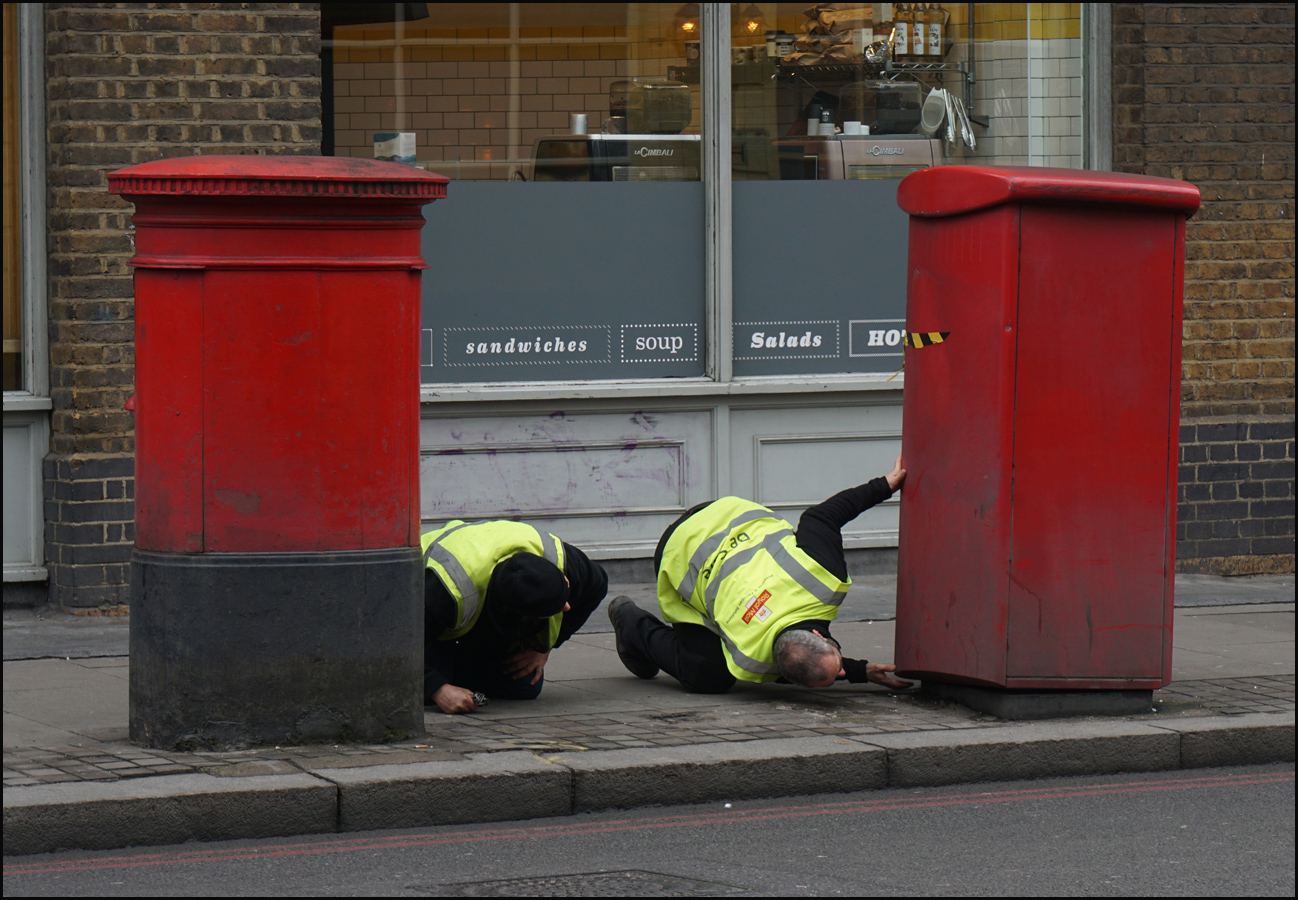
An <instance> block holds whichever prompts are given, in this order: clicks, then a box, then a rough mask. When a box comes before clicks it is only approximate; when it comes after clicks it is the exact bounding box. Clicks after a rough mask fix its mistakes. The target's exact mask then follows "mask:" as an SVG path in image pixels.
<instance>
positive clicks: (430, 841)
mask: <svg viewBox="0 0 1298 900" xmlns="http://www.w3.org/2000/svg"><path fill="white" fill-rule="evenodd" d="M1293 780H1294V773H1292V772H1276V773H1268V774H1259V775H1221V776H1204V777H1197V778H1183V779H1166V780H1163V781H1153V782H1150V781H1130V782H1114V783H1110V784H1097V785H1077V786H1072V787H1053V788H1020V789H1013V790H1001V791H980V792H969V793H962V794H945V795H939V796H936V797H896V798H892V799H888V800H840V801H832V802H827V803H815V804H804V805H801V806H783V807H773V808H767V809H755V810H746V811H736V812H733V813H722V812H715V813H688V814H683V815H673V816H659V817H656V818H653V819H647V820H646V819H614V820H608V821H604V822H600V823H597V824H589V825H585V824H579V823H571V824H569V823H564V824H560V825H533V826H521V827H517V828H505V829H495V830H486V831H484V830H482V829H475V830H473V831H463V832H455V833H452V834H444V835H438V836H436V837H418V836H411V835H403V836H393V837H378V838H358V839H355V840H337V841H327V842H315V843H313V844H311V845H310V846H302V845H279V846H275V847H268V848H266V849H264V850H249V849H246V848H242V847H241V848H230V849H227V850H221V849H213V850H193V851H185V852H180V853H154V854H143V855H134V856H114V857H103V858H99V859H78V860H68V861H67V862H39V863H14V864H11V865H5V866H4V874H5V875H6V876H8V875H38V874H46V873H52V872H78V871H89V870H96V869H118V868H137V867H140V866H160V865H168V864H171V863H187V862H223V861H225V860H240V859H271V858H276V857H283V856H306V855H317V854H322V853H346V852H351V851H357V850H385V849H400V848H405V847H427V846H436V845H439V844H457V843H482V842H487V841H500V840H510V839H518V838H537V837H569V836H577V835H587V834H605V833H612V832H619V831H644V830H652V829H659V828H679V827H690V826H698V825H717V824H733V823H746V822H759V821H766V820H771V819H788V818H803V817H808V816H824V815H841V814H845V813H846V814H850V813H866V812H889V811H893V810H897V811H902V810H908V809H925V808H930V807H937V806H967V805H971V804H979V803H1011V802H1016V801H1022V800H1058V799H1067V798H1071V797H1096V796H1102V795H1108V794H1136V793H1145V792H1149V791H1166V790H1186V789H1190V788H1212V787H1235V786H1240V785H1259V784H1279V783H1284V782H1291V781H1293Z"/></svg>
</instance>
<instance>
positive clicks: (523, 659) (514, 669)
mask: <svg viewBox="0 0 1298 900" xmlns="http://www.w3.org/2000/svg"><path fill="white" fill-rule="evenodd" d="M549 658H550V653H549V651H546V652H545V653H538V652H537V651H536V650H529V649H527V648H526V647H524V648H522V649H521V650H519V651H518V652H517V653H515V654H514V655H513V656H511V657H509V658H508V659H506V660H505V674H506V675H508V676H509V677H510V678H526V677H527V676H528V675H531V676H532V680H531V681H529V682H528V684H536V683H537V682H538V681H540V680H541V674H542V672H543V671H544V670H545V661H546V660H547V659H549Z"/></svg>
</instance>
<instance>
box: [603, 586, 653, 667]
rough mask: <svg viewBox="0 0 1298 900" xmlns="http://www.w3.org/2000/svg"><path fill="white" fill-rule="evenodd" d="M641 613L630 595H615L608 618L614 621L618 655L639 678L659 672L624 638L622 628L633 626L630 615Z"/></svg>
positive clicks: (609, 605)
mask: <svg viewBox="0 0 1298 900" xmlns="http://www.w3.org/2000/svg"><path fill="white" fill-rule="evenodd" d="M638 613H640V607H638V606H636V605H635V601H633V600H632V599H631V598H630V597H614V598H613V599H612V600H611V601H610V602H609V604H608V620H609V621H610V622H612V623H613V639H614V640H615V641H616V643H617V657H618V659H620V660H622V665H624V666H626V668H627V671H628V672H630V673H631V674H632V675H634V676H636V677H637V678H653V677H654V676H655V675H657V674H658V667H657V666H656V665H654V663H653V660H651V659H649V658H648V657H647V656H645V655H644V654H643V653H641V652H640V651H639V650H636V649H635V648H634V647H630V646H628V645H627V643H626V642H625V641H623V640H622V629H623V628H624V627H626V628H630V627H631V620H630V618H629V616H634V615H636V614H638Z"/></svg>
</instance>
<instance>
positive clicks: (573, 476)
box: [420, 401, 713, 557]
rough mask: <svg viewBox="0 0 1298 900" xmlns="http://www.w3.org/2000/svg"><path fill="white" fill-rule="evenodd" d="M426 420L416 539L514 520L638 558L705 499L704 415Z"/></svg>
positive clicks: (708, 443)
mask: <svg viewBox="0 0 1298 900" xmlns="http://www.w3.org/2000/svg"><path fill="white" fill-rule="evenodd" d="M677 402H679V401H677ZM431 409H435V407H432V408H431ZM455 409H457V407H448V411H452V410H455ZM458 409H459V410H463V409H464V408H463V407H462V406H458ZM429 412H430V407H425V416H426V418H425V419H424V420H423V422H422V424H421V438H420V442H421V454H422V455H421V458H420V489H421V495H422V496H421V516H422V518H423V522H424V527H425V529H428V528H432V527H435V526H437V525H440V524H441V523H443V522H445V521H448V520H450V519H456V518H465V519H489V518H516V519H522V520H524V521H527V522H529V523H531V524H533V525H536V526H537V527H540V528H544V529H546V530H549V531H552V532H553V533H555V534H557V535H559V536H560V537H561V538H563V539H564V540H565V541H568V542H570V543H573V544H576V545H577V546H579V547H581V548H582V549H583V550H586V551H587V552H588V553H590V554H591V555H593V556H596V557H617V556H645V555H648V554H650V553H652V551H653V547H654V546H655V545H656V543H657V541H658V537H659V536H660V535H661V534H662V531H663V529H664V528H666V527H667V525H669V524H670V523H671V522H672V521H673V520H674V519H675V518H676V517H677V516H679V515H680V514H681V513H682V512H683V511H684V510H686V509H687V508H689V507H690V506H693V505H694V504H695V503H699V502H700V501H702V500H706V499H711V496H710V491H711V485H712V482H713V478H712V456H711V454H712V420H713V412H712V410H711V409H695V410H680V409H676V410H653V409H645V408H642V409H636V410H617V409H609V408H608V404H592V405H590V406H588V407H587V409H585V410H582V409H580V408H579V409H578V410H576V411H565V412H559V411H553V412H552V411H549V410H545V411H536V409H535V408H532V409H523V410H520V409H518V408H513V409H509V408H501V409H500V411H499V412H498V413H495V412H494V411H493V414H490V415H488V414H483V413H481V412H480V408H479V410H478V411H476V412H477V414H471V415H460V416H454V417H450V416H448V417H445V418H441V417H436V418H434V417H428V413H429Z"/></svg>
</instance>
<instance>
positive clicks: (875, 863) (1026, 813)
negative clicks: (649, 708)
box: [4, 764, 1294, 897]
mask: <svg viewBox="0 0 1298 900" xmlns="http://www.w3.org/2000/svg"><path fill="white" fill-rule="evenodd" d="M160 894H170V895H176V896H185V895H256V896H267V895H270V896H274V895H289V896H296V895H330V896H376V895H413V896H437V895H442V896H537V895H545V896H646V895H652V896H707V895H730V894H735V895H738V896H746V895H747V896H751V895H769V896H823V895H848V896H852V895H856V896H871V895H897V894H906V895H973V896H988V895H1020V896H1043V895H1045V896H1050V895H1087V896H1094V895H1099V896H1107V895H1115V896H1116V895H1121V896H1125V895H1187V896H1272V895H1274V896H1286V897H1292V896H1293V895H1294V766H1293V765H1292V764H1284V765H1271V766H1256V767H1240V768H1232V769H1197V770H1187V771H1183V772H1175V773H1166V772H1160V773H1156V774H1150V775H1130V774H1124V775H1110V776H1098V777H1085V778H1062V779H1050V780H1040V781H1023V782H1002V783H994V784H979V785H962V786H957V787H950V788H925V789H908V790H890V791H876V792H867V793H860V794H838V795H820V796H816V797H793V798H787V799H784V800H762V801H749V802H739V803H734V804H733V805H730V804H724V803H714V804H707V805H695V806H676V807H668V808H653V809H641V810H634V811H631V812H614V813H601V814H596V815H581V816H573V817H569V818H563V819H540V820H531V821H527V822H521V823H498V824H494V825H477V826H454V827H445V828H433V829H422V830H410V831H382V832H368V833H356V834H348V835H321V836H316V837H307V838H292V839H277V840H259V841H234V842H227V843H213V844H188V845H181V846H174V847H149V848H141V849H139V850H125V851H120V850H119V851H105V852H99V853H86V852H77V853H60V854H49V855H43V856H29V857H8V858H6V859H5V862H4V895H5V896H6V897H16V896H52V895H60V896H123V897H130V896H152V895H160Z"/></svg>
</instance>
